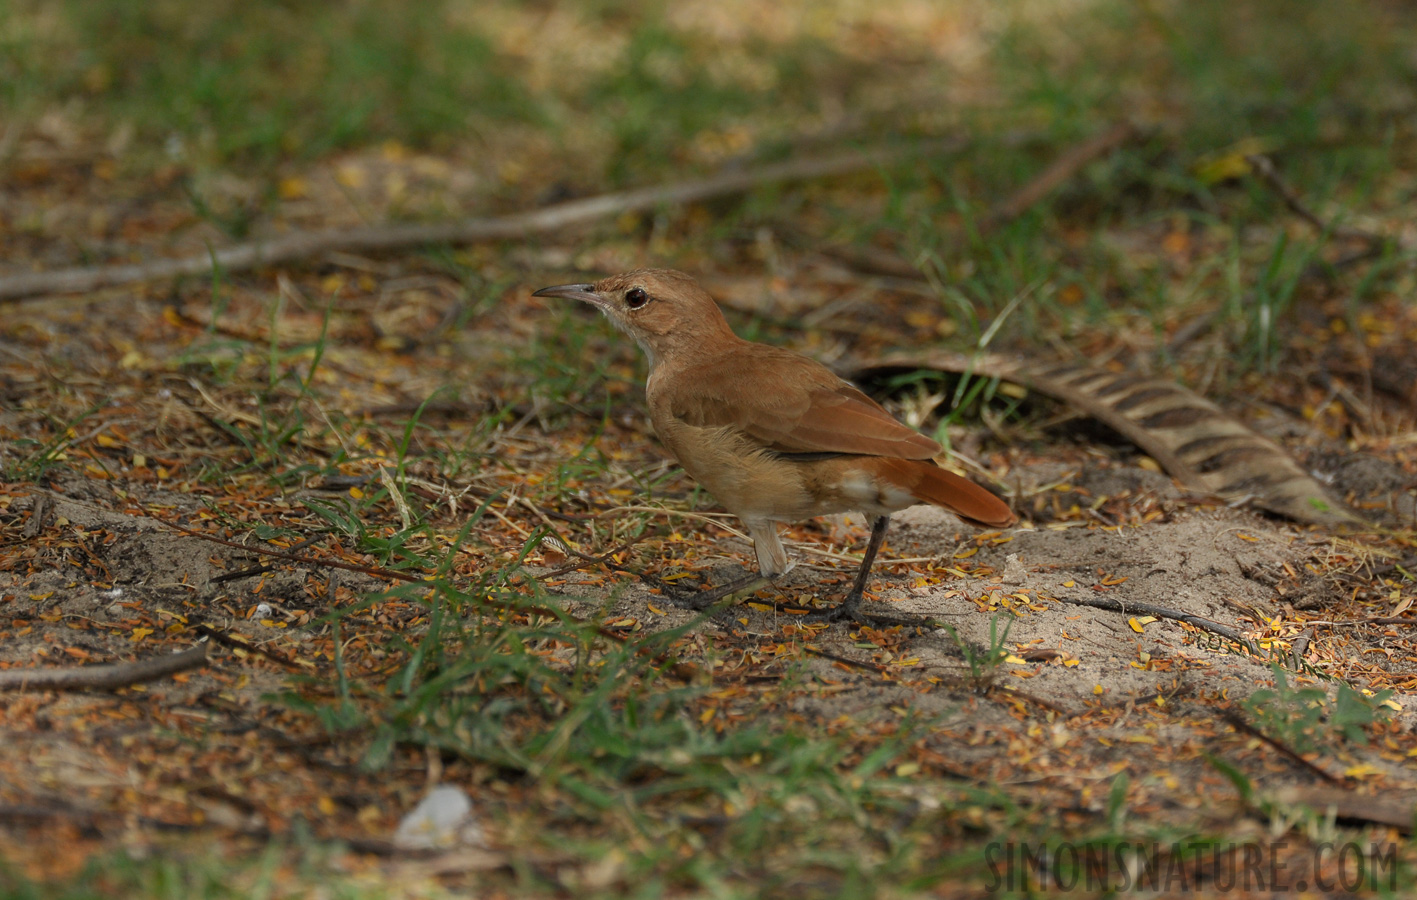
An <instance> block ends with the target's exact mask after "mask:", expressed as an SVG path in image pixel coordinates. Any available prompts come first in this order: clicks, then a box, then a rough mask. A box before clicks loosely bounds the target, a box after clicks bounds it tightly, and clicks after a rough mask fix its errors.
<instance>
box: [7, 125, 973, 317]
mask: <svg viewBox="0 0 1417 900" xmlns="http://www.w3.org/2000/svg"><path fill="white" fill-rule="evenodd" d="M961 146H963V141H962V140H961V139H959V138H948V139H942V140H935V141H927V142H924V143H919V144H912V145H910V146H907V147H897V148H892V149H882V150H870V151H850V152H847V153H839V154H835V155H833V156H821V157H810V158H807V159H793V160H787V161H786V162H780V163H773V164H771V165H766V166H762V167H760V168H756V169H745V170H743V171H739V172H725V173H722V174H719V175H715V176H712V177H710V178H704V179H701V180H699V181H688V182H683V183H681V184H667V185H658V186H655V187H646V188H638V189H636V190H630V191H620V192H617V193H613V194H602V195H601V196H599V197H587V198H585V199H582V200H572V201H569V202H567V203H558V204H556V205H554V206H547V207H544V208H542V209H536V210H531V211H529V212H521V213H513V214H512V215H508V216H493V217H484V218H473V219H460V220H457V221H454V222H440V223H430V224H412V223H410V224H398V225H369V226H364V227H360V228H330V229H324V230H321V231H297V232H293V233H291V234H284V235H281V236H279V237H274V238H270V239H269V240H264V241H252V242H249V243H245V244H236V245H234V246H231V247H223V248H221V249H219V250H214V251H212V252H211V253H210V254H202V255H200V256H186V257H182V258H180V259H158V260H152V261H150V262H145V263H134V264H130V265H112V266H88V267H83V268H76V269H60V270H58V271H54V272H35V273H31V274H25V275H11V276H9V277H4V278H0V300H15V299H20V298H23V297H30V296H35V295H42V294H66V293H82V292H84V291H92V290H96V289H97V288H102V287H111V286H113V285H119V284H131V283H133V282H138V281H153V280H157V279H164V278H178V277H182V276H192V275H205V274H209V273H210V272H211V271H212V269H213V267H216V268H218V269H221V270H223V271H226V272H236V271H243V270H247V269H254V268H256V267H258V266H263V265H265V266H269V265H276V264H279V263H288V262H292V261H294V260H299V259H308V258H310V257H313V256H319V255H320V254H324V253H331V252H335V251H342V252H368V251H380V250H396V249H402V248H405V247H415V246H421V245H424V244H466V243H472V242H475V241H491V240H507V239H512V238H523V237H526V236H528V235H532V234H539V233H542V232H547V231H556V230H558V229H561V228H567V227H569V226H572V225H580V224H583V223H586V222H592V221H595V220H597V219H605V218H611V217H613V216H617V215H620V214H622V213H626V212H642V211H644V210H650V209H655V208H657V207H660V206H670V205H676V204H684V203H695V202H699V201H702V200H709V199H712V198H714V197H721V196H724V195H728V194H739V193H742V192H744V191H748V190H751V189H753V188H756V187H760V186H762V185H765V184H772V183H774V182H779V181H801V180H803V179H809V178H825V177H828V176H832V175H845V174H848V173H851V172H858V171H861V170H863V169H869V168H872V167H874V166H882V165H887V164H890V163H894V162H898V161H900V160H902V159H906V158H909V157H912V156H923V155H927V154H933V153H946V152H950V151H953V150H957V149H959V148H960V147H961Z"/></svg>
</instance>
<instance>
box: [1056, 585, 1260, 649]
mask: <svg viewBox="0 0 1417 900" xmlns="http://www.w3.org/2000/svg"><path fill="white" fill-rule="evenodd" d="M1058 599H1059V600H1060V601H1062V602H1063V603H1071V604H1073V605H1074V606H1090V607H1092V608H1093V609H1105V610H1107V611H1108V612H1119V613H1122V614H1124V615H1125V614H1127V613H1141V614H1142V615H1146V616H1156V617H1157V618H1158V619H1170V620H1171V621H1173V622H1185V623H1186V624H1187V625H1193V626H1195V627H1196V628H1199V629H1201V630H1202V631H1208V632H1210V633H1211V634H1218V635H1220V636H1221V637H1223V638H1225V639H1226V640H1228V641H1234V642H1235V643H1237V644H1239V645H1240V646H1241V647H1244V648H1245V649H1246V650H1248V651H1250V653H1252V654H1254V655H1255V656H1259V655H1261V654H1260V651H1259V648H1258V647H1256V646H1255V645H1254V642H1253V641H1251V640H1250V639H1249V638H1247V637H1245V636H1244V635H1243V634H1241V633H1240V632H1238V631H1236V630H1235V629H1233V628H1231V627H1230V626H1229V625H1222V624H1220V623H1219V622H1216V621H1213V620H1211V619H1207V618H1205V617H1204V616H1197V615H1192V614H1191V613H1188V612H1181V611H1180V610H1176V609H1170V608H1168V607H1165V606H1157V605H1156V604H1154V603H1143V602H1141V601H1140V600H1113V599H1112V598H1111V597H1086V598H1083V599H1081V600H1079V599H1075V598H1073V597H1059V598H1058Z"/></svg>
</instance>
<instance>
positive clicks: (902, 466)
mask: <svg viewBox="0 0 1417 900" xmlns="http://www.w3.org/2000/svg"><path fill="white" fill-rule="evenodd" d="M873 462H874V463H875V466H874V468H875V469H876V474H877V475H878V476H879V477H881V478H883V479H884V480H886V481H889V482H890V483H891V484H893V485H895V486H896V487H898V488H900V489H901V490H903V491H906V492H907V493H909V494H910V495H911V496H912V497H914V498H915V499H917V500H919V501H921V502H923V503H933V504H935V505H936V506H943V507H944V508H945V509H947V510H949V511H950V512H952V513H954V514H955V515H957V516H959V517H960V518H961V519H964V520H965V521H966V522H969V523H970V524H971V525H978V526H979V527H981V528H1003V527H1004V526H1006V525H1012V524H1013V522H1014V512H1013V510H1011V509H1009V505H1008V504H1007V503H1005V502H1004V501H1002V500H1000V499H999V498H998V497H996V496H994V494H993V493H992V492H990V491H989V490H987V489H986V488H982V487H980V486H979V485H977V484H975V483H974V482H972V481H970V480H969V479H967V478H961V477H960V476H958V475H956V474H955V473H953V472H951V471H948V470H947V469H942V468H940V467H939V466H937V465H935V464H934V463H933V462H931V461H930V460H928V459H889V458H883V457H877V458H876V459H875V460H873Z"/></svg>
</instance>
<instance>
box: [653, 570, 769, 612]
mask: <svg viewBox="0 0 1417 900" xmlns="http://www.w3.org/2000/svg"><path fill="white" fill-rule="evenodd" d="M770 583H772V579H771V578H769V577H768V576H766V575H758V574H750V575H744V576H743V577H742V578H735V579H733V580H732V581H730V582H728V583H727V584H721V585H719V586H718V587H716V588H709V589H707V590H702V591H697V592H695V593H692V594H687V595H684V594H678V593H677V592H676V593H674V594H671V593H669V592H667V591H666V592H665V594H664V596H665V597H666V598H668V600H669V602H670V603H673V604H674V605H675V606H682V607H685V608H686V609H692V610H696V611H698V610H705V609H708V608H709V607H711V606H713V605H714V604H715V603H718V602H719V601H720V600H723V599H724V598H725V597H729V596H732V595H733V594H736V593H738V592H739V591H747V590H757V589H758V588H760V587H762V586H763V585H765V584H770Z"/></svg>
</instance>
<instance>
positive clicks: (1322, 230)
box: [1245, 154, 1391, 246]
mask: <svg viewBox="0 0 1417 900" xmlns="http://www.w3.org/2000/svg"><path fill="white" fill-rule="evenodd" d="M1245 162H1247V163H1249V164H1250V168H1251V169H1252V170H1253V171H1254V173H1255V174H1256V175H1258V176H1259V178H1260V180H1261V181H1263V182H1264V183H1265V184H1266V185H1268V187H1269V189H1270V190H1272V191H1274V192H1275V193H1276V194H1278V195H1279V199H1280V200H1283V201H1284V205H1285V206H1287V207H1289V211H1290V212H1292V213H1294V215H1296V216H1298V217H1299V218H1301V219H1303V220H1304V221H1305V222H1308V223H1309V225H1310V226H1312V227H1313V229H1314V230H1315V231H1317V232H1318V233H1319V234H1331V235H1333V236H1334V237H1336V238H1342V239H1344V240H1355V241H1363V242H1365V243H1367V244H1370V245H1377V246H1381V245H1383V244H1385V243H1387V242H1388V241H1389V240H1391V238H1388V237H1385V236H1383V235H1381V234H1377V233H1375V232H1372V231H1366V230H1364V229H1362V228H1349V227H1347V226H1343V225H1334V224H1332V223H1329V222H1325V221H1324V220H1323V219H1322V218H1320V217H1319V215H1318V214H1317V213H1315V212H1314V211H1313V210H1311V209H1309V207H1308V206H1307V205H1305V203H1304V201H1303V200H1302V199H1300V197H1299V194H1298V192H1297V191H1295V190H1294V189H1293V188H1291V187H1290V186H1289V182H1287V181H1285V180H1284V176H1283V175H1280V174H1279V170H1278V169H1276V168H1275V167H1274V163H1273V162H1272V161H1270V158H1269V157H1268V156H1261V155H1259V154H1254V155H1251V156H1247V157H1245Z"/></svg>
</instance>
